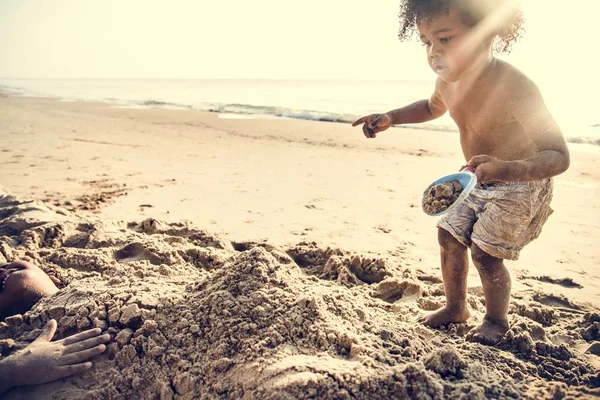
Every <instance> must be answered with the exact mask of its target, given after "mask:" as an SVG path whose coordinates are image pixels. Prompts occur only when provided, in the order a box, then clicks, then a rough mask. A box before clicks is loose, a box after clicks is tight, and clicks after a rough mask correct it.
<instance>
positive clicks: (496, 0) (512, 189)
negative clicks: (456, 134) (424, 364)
mask: <svg viewBox="0 0 600 400" xmlns="http://www.w3.org/2000/svg"><path fill="white" fill-rule="evenodd" d="M510 3H511V2H510V1H509V0H403V1H402V2H401V12H400V20H401V24H402V27H401V29H400V34H399V37H400V39H401V40H404V39H408V38H410V37H411V36H412V35H413V34H414V33H417V34H418V35H419V37H420V39H421V42H422V43H423V46H424V47H425V50H426V55H427V61H428V63H429V65H430V67H431V68H432V69H433V71H434V72H435V73H436V74H437V75H438V78H437V81H436V84H435V90H434V93H433V95H432V96H431V98H430V99H429V100H421V101H418V102H416V103H413V104H411V105H409V106H406V107H403V108H400V109H397V110H393V111H390V112H387V113H385V114H373V115H369V116H366V117H363V118H361V119H359V120H358V121H356V122H354V124H352V125H353V126H356V125H359V124H364V125H363V132H364V134H365V136H366V137H367V138H374V137H375V136H376V134H377V133H379V132H381V131H384V130H386V129H387V128H389V127H390V126H391V125H393V124H403V123H418V122H425V121H430V120H432V119H435V118H438V117H440V116H442V115H443V114H444V113H445V112H446V111H449V112H450V116H451V117H452V118H453V119H454V121H455V122H456V124H457V126H458V128H459V131H460V143H461V146H462V150H463V154H464V157H465V160H466V161H467V165H468V166H470V167H471V168H475V174H476V175H477V181H478V184H477V186H476V188H475V189H474V190H473V192H472V193H471V194H470V195H469V196H468V198H467V199H465V201H463V202H462V203H460V204H459V205H457V206H456V207H455V208H454V209H452V210H451V211H450V212H448V213H447V214H446V215H444V217H443V218H441V219H440V221H439V222H438V224H437V227H438V241H439V244H440V253H441V266H442V277H443V281H444V289H445V294H446V305H445V307H443V308H441V309H440V310H438V311H436V312H434V313H433V314H430V315H428V316H426V317H425V318H423V320H422V322H423V323H425V324H426V325H428V326H431V327H437V326H441V325H445V324H448V323H450V322H457V323H460V322H463V321H466V320H467V319H468V318H469V311H468V309H467V303H466V292H467V290H466V289H467V282H466V281H467V270H468V265H469V264H468V259H467V249H468V248H470V249H471V258H472V260H473V263H474V264H475V266H476V267H477V270H478V271H479V275H480V277H481V282H482V285H483V291H484V296H485V302H486V315H485V317H484V320H483V323H482V324H481V325H480V326H478V327H476V328H474V329H472V330H471V332H469V334H468V336H467V339H469V340H474V341H478V342H481V343H484V344H489V345H494V344H496V343H498V342H499V341H500V340H501V339H502V337H503V336H504V333H505V332H506V331H507V330H508V327H509V325H508V318H507V314H508V307H509V301H510V288H511V281H510V275H509V272H508V270H507V269H506V267H505V266H504V263H503V260H504V259H509V260H516V259H518V256H519V251H520V250H521V249H522V248H523V247H524V246H525V245H526V244H527V243H529V242H530V241H531V240H533V239H535V238H536V237H537V236H538V235H539V233H540V231H541V228H542V225H543V224H544V222H545V221H546V219H547V218H548V216H549V215H550V213H551V212H552V210H551V208H550V200H551V198H552V180H551V177H553V176H555V175H558V174H560V173H562V172H564V171H565V170H566V169H567V168H568V167H569V162H570V161H569V152H568V149H567V146H566V143H565V140H564V138H563V136H562V133H561V131H560V129H559V127H558V126H557V125H556V123H555V122H554V120H553V118H552V116H551V115H550V114H549V112H548V110H547V108H546V106H545V105H544V102H543V99H542V96H541V94H540V92H539V90H538V89H537V87H536V86H535V84H534V83H533V82H531V81H530V80H529V79H528V78H527V77H526V76H525V75H524V74H523V73H521V72H520V71H519V70H517V69H516V68H514V67H513V66H511V65H510V64H508V63H506V62H504V61H501V60H498V59H496V58H495V57H494V56H493V54H492V47H493V43H494V40H497V43H498V44H499V47H498V48H499V49H500V50H501V51H508V50H509V49H510V46H511V45H512V43H514V41H516V39H517V38H518V37H519V35H520V33H521V24H522V18H521V14H520V13H519V12H518V10H517V9H516V8H514V7H512V5H511V4H510Z"/></svg>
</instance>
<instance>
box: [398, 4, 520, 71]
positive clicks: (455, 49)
mask: <svg viewBox="0 0 600 400" xmlns="http://www.w3.org/2000/svg"><path fill="white" fill-rule="evenodd" d="M400 21H401V27H400V32H399V35H398V36H399V38H400V39H401V40H405V39H408V38H411V37H412V36H414V35H415V33H416V34H417V35H418V36H419V37H420V39H421V42H422V43H423V46H425V48H426V50H427V61H428V63H429V65H430V66H431V68H432V69H433V70H434V72H436V73H437V74H438V75H439V76H440V77H441V78H442V79H443V80H445V81H447V82H452V81H457V80H459V79H460V78H461V77H462V76H463V75H464V73H465V72H466V71H469V70H472V69H473V68H474V67H476V66H477V65H480V63H479V61H482V60H486V59H489V57H490V56H491V48H492V43H493V41H494V39H497V46H496V47H497V49H498V50H499V51H500V52H508V51H509V50H510V47H511V45H512V44H513V43H514V42H515V41H516V40H517V39H518V38H519V36H520V35H521V33H522V32H523V29H522V23H523V18H522V15H521V12H520V11H519V10H518V8H516V7H515V1H514V0H403V1H402V3H401V11H400Z"/></svg>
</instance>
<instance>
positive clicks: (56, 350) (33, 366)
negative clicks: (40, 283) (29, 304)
mask: <svg viewBox="0 0 600 400" xmlns="http://www.w3.org/2000/svg"><path fill="white" fill-rule="evenodd" d="M55 332H56V321H55V320H50V321H48V323H47V324H46V326H45V327H44V329H43V331H42V333H41V334H40V336H39V337H38V338H37V339H36V340H34V341H33V342H32V343H31V344H30V345H29V346H27V347H26V348H24V349H23V350H20V351H18V352H16V353H15V354H13V355H10V356H8V357H6V358H5V359H3V360H1V361H0V375H1V376H0V394H2V393H3V392H5V391H6V390H8V389H10V388H11V387H13V386H23V385H37V384H41V383H47V382H52V381H55V380H57V379H60V378H65V377H67V376H71V375H74V374H77V373H79V372H83V371H85V370H88V369H90V368H91V366H92V363H91V362H90V361H89V359H90V358H92V357H94V356H96V355H98V354H101V353H103V352H104V350H106V345H104V343H106V342H108V340H109V339H110V336H109V335H108V334H104V335H101V331H100V329H98V328H96V329H90V330H87V331H84V332H81V333H78V334H76V335H73V336H69V337H66V338H64V339H62V340H57V341H55V342H51V341H50V340H52V337H53V336H54V333H55Z"/></svg>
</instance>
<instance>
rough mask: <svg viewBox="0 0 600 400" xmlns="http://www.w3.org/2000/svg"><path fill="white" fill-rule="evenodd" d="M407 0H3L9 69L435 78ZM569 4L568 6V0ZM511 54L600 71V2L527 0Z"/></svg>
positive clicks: (529, 63)
mask: <svg viewBox="0 0 600 400" xmlns="http://www.w3.org/2000/svg"><path fill="white" fill-rule="evenodd" d="M398 5H399V1H398V0H352V1H348V0H326V1H324V0H303V1H297V2H289V1H282V0H253V1H247V0H212V1H209V0H170V1H166V0H165V1H155V0H125V1H124V0H103V1H99V0H95V1H91V0H53V1H43V0H37V1H33V0H2V1H1V2H0V77H2V78H104V79H116V78H124V79H131V78H144V79H170V78H178V79H203V78H207V79H212V78H252V79H269V78H272V79H284V78H288V79H332V78H334V79H402V80H404V79H405V80H415V79H432V77H433V76H432V74H433V73H432V72H431V71H430V70H429V69H428V67H427V65H426V62H425V53H424V50H423V48H422V47H421V46H420V45H419V43H418V42H417V41H414V42H407V43H401V42H400V41H399V40H398V38H397V31H398V27H399V23H398V17H397V15H398V10H399V8H398ZM567 5H568V8H567ZM523 10H524V11H525V16H526V18H527V22H526V29H527V33H526V36H525V38H524V39H522V41H521V42H520V43H518V44H517V45H516V46H515V48H514V50H513V53H512V54H511V55H510V56H508V57H504V58H505V59H507V60H508V61H510V62H512V63H513V64H515V65H516V66H517V67H519V68H521V69H523V70H524V71H525V72H526V73H529V74H534V75H536V77H537V80H541V81H554V80H556V77H557V76H563V75H564V74H565V72H574V74H572V75H573V77H574V79H576V80H577V79H578V80H580V81H581V82H584V81H585V80H586V79H587V77H588V76H590V75H591V74H593V73H594V72H595V71H594V69H595V68H596V67H595V65H594V61H592V60H591V58H593V59H595V60H597V59H598V56H597V54H594V53H595V49H596V48H597V46H596V44H595V41H596V36H597V34H596V32H595V31H593V28H594V26H595V25H596V24H597V21H596V18H598V15H600V1H599V0H570V1H569V2H559V1H549V0H523Z"/></svg>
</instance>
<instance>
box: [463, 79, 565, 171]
mask: <svg viewBox="0 0 600 400" xmlns="http://www.w3.org/2000/svg"><path fill="white" fill-rule="evenodd" d="M510 111H511V114H512V115H513V117H514V118H515V120H516V121H517V122H518V123H519V124H520V125H521V126H522V127H523V129H524V131H525V133H526V134H527V135H529V137H530V138H531V140H532V142H533V143H534V145H535V146H536V148H537V153H536V154H535V155H534V156H532V157H530V158H527V159H524V160H516V161H499V160H496V159H492V157H489V156H475V157H473V158H472V159H471V161H470V162H469V165H475V166H476V165H479V164H482V163H486V162H499V165H498V168H499V169H500V171H498V175H499V177H500V176H501V179H499V180H501V181H504V182H514V181H537V180H541V179H546V178H550V177H553V176H556V175H559V174H561V173H563V172H565V171H566V170H567V169H568V168H569V164H570V156H569V149H568V147H567V143H566V142H565V139H564V137H563V134H562V132H561V130H560V128H559V126H558V124H557V123H556V121H554V118H553V117H552V115H551V114H550V112H549V111H548V108H547V107H546V105H545V104H544V100H543V98H542V95H541V93H540V92H539V90H538V88H537V87H536V86H535V85H534V84H533V83H530V86H529V88H528V93H527V95H526V96H524V97H522V98H521V99H519V100H518V101H516V102H515V103H513V105H512V106H511V107H510ZM493 180H496V179H493Z"/></svg>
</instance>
